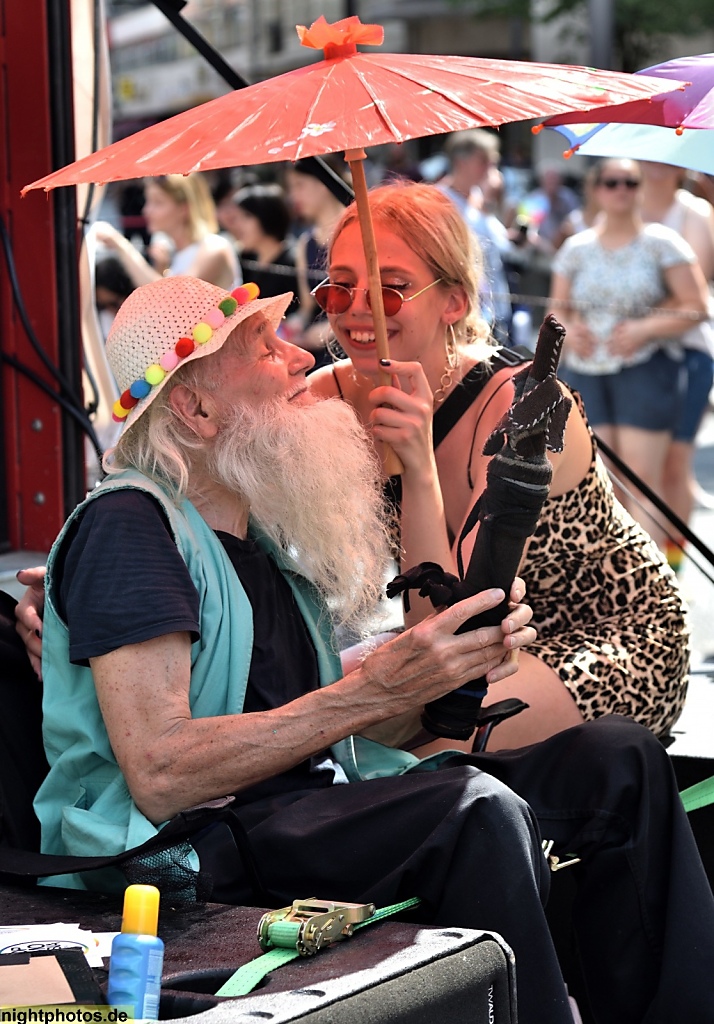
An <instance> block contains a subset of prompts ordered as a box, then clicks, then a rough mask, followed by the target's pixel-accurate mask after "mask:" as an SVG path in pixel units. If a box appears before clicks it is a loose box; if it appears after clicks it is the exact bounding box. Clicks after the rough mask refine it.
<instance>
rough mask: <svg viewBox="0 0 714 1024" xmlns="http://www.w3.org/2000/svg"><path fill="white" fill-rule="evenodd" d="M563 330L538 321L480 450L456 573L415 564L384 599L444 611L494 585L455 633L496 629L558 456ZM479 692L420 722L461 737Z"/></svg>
mask: <svg viewBox="0 0 714 1024" xmlns="http://www.w3.org/2000/svg"><path fill="white" fill-rule="evenodd" d="M564 338H565V329H564V327H563V326H562V324H560V323H559V322H558V321H557V320H556V319H555V317H554V316H552V315H549V316H547V317H546V318H545V320H544V321H543V324H542V326H541V329H540V332H539V335H538V344H537V346H536V351H535V355H534V358H533V362H532V363H529V364H528V365H526V366H525V367H524V368H523V369H522V370H520V371H519V373H517V374H516V375H515V376H514V377H513V383H514V387H515V393H514V397H513V402H512V404H511V408H510V409H509V411H508V413H507V414H506V415H505V416H504V417H503V419H502V420H501V422H500V423H499V424H498V426H497V427H496V429H495V430H494V431H493V433H492V434H491V436H490V437H489V439H488V441H487V442H486V444H485V446H484V450H483V452H484V455H491V456H493V458H492V459H491V461H490V463H489V465H488V470H487V474H486V487H485V489H484V491H483V494H482V495H481V497H480V498H479V500H478V501H477V502H476V504H475V505H474V507H473V509H472V510H471V512H470V514H469V516H468V519H467V521H466V523H465V524H464V528H463V530H462V532H461V536H460V537H459V542H458V546H457V564H458V571H459V575H458V576H455V575H454V574H453V573H448V572H445V571H444V570H443V569H442V567H441V566H439V565H437V564H436V563H434V562H422V563H421V564H420V565H417V566H415V567H414V568H413V569H409V570H407V571H406V572H405V573H403V574H401V575H400V576H397V577H396V579H394V580H393V581H392V582H391V583H390V584H389V586H388V587H387V595H388V596H389V597H394V596H395V595H396V594H400V593H401V594H403V595H404V603H405V607H406V608H407V609H408V607H409V604H408V600H409V598H408V593H409V591H410V590H418V591H419V594H420V595H421V596H422V597H428V598H429V599H430V600H431V601H432V604H434V606H435V607H443V606H444V605H446V606H450V605H452V604H455V603H456V602H457V601H461V600H463V599H464V598H466V597H470V596H471V595H472V594H478V593H480V592H481V591H482V590H487V589H490V588H492V587H500V588H501V589H502V590H503V591H504V593H505V594H506V598H505V600H504V601H503V602H502V603H501V604H500V605H499V606H498V607H497V608H492V609H490V610H489V611H487V612H483V613H482V614H481V615H477V616H474V617H473V618H471V619H469V620H468V622H466V623H464V625H463V626H461V627H460V628H459V630H458V632H459V633H462V632H465V631H466V630H471V629H477V628H478V627H479V626H489V625H495V624H497V623H499V622H501V621H502V620H503V619H504V618H505V617H506V615H507V614H508V608H509V603H508V595H509V593H510V589H511V585H512V583H513V579H514V577H515V576H516V574H517V572H518V567H519V564H520V561H521V557H522V555H523V549H524V547H525V544H526V541H527V540H528V538H529V537H530V536H531V534H532V533H533V532H534V531H535V528H536V525H537V523H538V519H539V516H540V512H541V509H542V507H543V504H544V502H545V500H546V498H547V497H548V492H549V489H550V481H551V477H552V467H551V465H550V462H549V460H548V457H547V455H546V449H548V450H550V451H556V452H558V451H562V449H563V433H564V431H565V424H566V421H567V418H568V412H569V410H570V406H571V404H572V403H571V401H570V399H569V398H566V397H565V396H564V395H563V393H562V391H561V389H560V387H559V385H558V382H557V379H556V371H557V368H558V361H559V358H560V353H561V350H562V347H563V340H564ZM477 524H478V534H477V536H476V542H475V544H474V547H473V551H472V553H471V558H470V560H469V564H468V567H467V569H466V571H465V572H464V568H463V562H462V558H461V547H462V544H463V541H464V538H465V537H466V536H467V535H468V534H469V533H470V532H471V530H472V529H474V528H475V527H476V525H477ZM485 693H486V685H485V683H484V681H483V679H479V680H475V681H474V682H472V683H468V684H466V686H463V687H460V688H459V689H458V690H455V691H453V692H452V693H449V694H446V695H445V696H444V697H440V698H439V699H438V700H436V701H433V702H432V703H431V704H428V705H427V706H426V708H425V710H424V714H423V717H422V724H423V725H424V727H425V728H426V729H428V730H429V731H430V732H432V733H434V734H435V735H437V736H447V737H449V738H451V739H468V737H469V736H470V735H471V733H472V732H473V730H474V728H475V726H476V724H477V722H478V714H479V710H480V707H481V702H482V700H483V697H484V696H485Z"/></svg>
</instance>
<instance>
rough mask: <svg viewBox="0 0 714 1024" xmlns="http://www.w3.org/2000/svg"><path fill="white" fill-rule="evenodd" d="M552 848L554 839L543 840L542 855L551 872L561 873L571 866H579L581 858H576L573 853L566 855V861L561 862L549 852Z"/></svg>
mask: <svg viewBox="0 0 714 1024" xmlns="http://www.w3.org/2000/svg"><path fill="white" fill-rule="evenodd" d="M554 846H555V840H554V839H544V840H543V854H544V856H545V858H546V860H547V861H548V864H549V865H550V870H551V871H562V870H563V868H569V867H572V866H573V864H580V862H581V858H580V857H576V856H575V854H573V853H566V855H565V856H566V857H567V858H568V859H567V860H561V859H560V857H556V855H555V854H554V853H551V852H550V851H551V850H552V849H553V847H554Z"/></svg>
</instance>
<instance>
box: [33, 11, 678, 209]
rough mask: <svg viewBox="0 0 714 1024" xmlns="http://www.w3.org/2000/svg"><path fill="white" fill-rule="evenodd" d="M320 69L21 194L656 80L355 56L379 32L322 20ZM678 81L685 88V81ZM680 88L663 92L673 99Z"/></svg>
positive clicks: (641, 87) (609, 93) (510, 114)
mask: <svg viewBox="0 0 714 1024" xmlns="http://www.w3.org/2000/svg"><path fill="white" fill-rule="evenodd" d="M298 34H299V35H300V38H301V42H302V43H303V45H304V46H309V47H312V48H314V49H322V50H323V51H324V56H325V59H324V60H321V61H317V62H316V63H314V64H310V65H307V66H306V67H303V68H298V69H297V70H295V71H289V72H288V73H287V74H284V75H279V76H278V77H276V78H272V79H268V80H267V81H265V82H259V83H257V84H256V85H252V86H249V87H248V88H246V89H241V90H238V91H235V92H232V93H228V94H227V95H226V96H221V97H219V98H218V99H215V100H211V101H210V102H208V103H204V104H203V105H201V106H199V107H196V108H194V109H192V110H188V111H185V112H184V113H181V114H177V115H176V116H174V117H171V118H169V119H168V120H166V121H162V122H161V123H160V124H156V125H152V126H151V127H150V128H145V129H144V130H143V131H141V132H138V133H137V134H136V135H132V136H129V137H128V138H125V139H122V140H121V141H119V142H115V143H114V144H113V145H111V146H107V147H105V148H104V149H101V150H99V151H98V152H97V153H94V154H92V155H91V156H89V157H85V158H83V159H82V160H77V161H76V162H75V163H73V164H69V165H68V166H67V167H64V168H62V169H60V170H58V171H54V172H53V173H52V174H48V175H47V176H46V177H44V178H40V179H39V180H38V181H34V182H32V183H31V184H30V185H28V186H26V188H25V189H23V193H24V192H27V191H28V190H29V189H34V188H44V189H50V188H56V187H57V186H58V185H76V184H79V183H82V182H107V181H123V180H126V179H127V178H136V177H143V176H145V175H146V176H153V175H161V174H166V173H174V174H189V173H190V172H191V171H201V170H204V171H205V170H210V169H213V168H219V167H234V166H239V165H245V164H257V163H265V162H270V161H277V160H297V159H299V158H300V157H305V156H315V155H318V154H323V153H334V152H338V151H340V150H354V149H361V148H362V147H364V146H375V145H378V144H380V143H385V142H404V141H406V140H407V139H414V138H419V137H420V136H423V135H438V134H441V133H443V132H452V131H458V130H459V129H463V128H474V127H476V126H478V125H489V126H492V127H495V126H497V125H500V124H505V123H506V122H508V121H520V120H524V119H529V118H535V117H545V116H548V115H550V114H555V113H558V112H560V111H566V110H584V109H591V108H593V107H598V106H601V105H605V104H613V103H619V102H624V101H626V100H632V99H639V100H642V101H643V102H646V101H647V99H648V97H650V96H653V95H655V94H656V92H657V90H658V88H661V83H660V82H652V81H648V80H647V79H646V78H644V77H642V76H633V75H625V74H618V73H615V72H611V71H598V70H594V69H589V68H580V67H571V66H565V65H558V64H535V63H529V62H527V61H509V60H485V59H479V58H476V57H449V56H427V55H423V54H417V55H411V54H374V53H360V52H358V51H357V44H358V43H359V44H362V45H368V46H378V45H380V44H381V42H382V40H383V36H384V32H383V29H382V28H381V26H379V25H363V24H362V23H361V22H360V20H359V18H356V17H353V18H345V19H343V20H342V21H339V22H337V23H335V24H334V25H329V24H328V23H327V22H326V21H325V19H324V18H320V19H319V20H318V21H317V22H315V23H314V24H313V25H312V26H311V27H310V28H309V29H306V28H304V27H303V26H299V27H298ZM684 80H685V81H688V79H687V78H686V76H685V77H684ZM677 84H678V83H674V82H670V83H669V87H670V88H672V89H674V88H676V87H677Z"/></svg>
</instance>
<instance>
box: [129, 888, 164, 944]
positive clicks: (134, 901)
mask: <svg viewBox="0 0 714 1024" xmlns="http://www.w3.org/2000/svg"><path fill="white" fill-rule="evenodd" d="M159 896H160V893H159V890H158V889H157V888H156V886H155V885H130V886H129V887H128V889H126V891H125V892H124V913H123V914H122V919H121V930H122V932H127V933H129V934H130V935H156V932H157V929H158V924H159Z"/></svg>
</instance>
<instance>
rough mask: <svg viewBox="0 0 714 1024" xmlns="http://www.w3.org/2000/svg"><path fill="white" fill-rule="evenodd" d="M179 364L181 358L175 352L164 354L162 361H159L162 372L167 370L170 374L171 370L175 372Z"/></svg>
mask: <svg viewBox="0 0 714 1024" xmlns="http://www.w3.org/2000/svg"><path fill="white" fill-rule="evenodd" d="M178 364H179V357H178V356H177V355H176V352H175V351H173V350H172V351H171V352H164V354H163V355H162V357H161V359H159V366H160V367H161V369H162V370H166V372H167V373H169V372H170V371H171V370H175V369H176V367H177V366H178Z"/></svg>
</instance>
